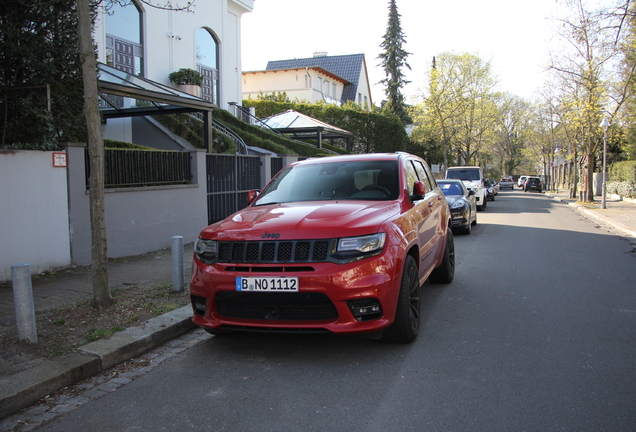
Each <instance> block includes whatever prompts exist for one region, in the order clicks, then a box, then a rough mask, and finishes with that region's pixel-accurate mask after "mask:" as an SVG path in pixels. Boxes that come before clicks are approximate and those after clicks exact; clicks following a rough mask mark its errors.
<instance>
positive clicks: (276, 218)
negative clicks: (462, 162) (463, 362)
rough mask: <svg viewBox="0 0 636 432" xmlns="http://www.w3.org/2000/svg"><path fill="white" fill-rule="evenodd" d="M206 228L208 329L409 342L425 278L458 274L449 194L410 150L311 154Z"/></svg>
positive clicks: (197, 309) (194, 292) (200, 286)
mask: <svg viewBox="0 0 636 432" xmlns="http://www.w3.org/2000/svg"><path fill="white" fill-rule="evenodd" d="M248 201H249V205H248V206H247V207H246V208H245V209H243V210H241V211H239V212H237V213H235V214H233V215H231V216H229V217H228V218H227V219H225V220H223V221H220V222H217V223H215V224H213V225H210V226H209V227H207V228H205V229H204V230H203V231H201V234H200V236H199V239H198V240H197V242H196V244H195V247H194V263H193V269H192V278H191V281H190V292H191V299H192V307H193V310H194V317H193V321H194V323H195V324H197V325H199V326H202V327H204V328H205V329H206V330H207V331H208V332H210V333H213V334H217V333H222V332H226V331H271V332H276V331H278V332H308V333H315V332H332V333H359V332H377V331H383V336H384V339H386V340H388V341H393V342H411V341H413V340H414V339H415V338H416V336H417V334H418V331H419V324H420V316H419V313H420V294H419V289H420V286H421V285H422V284H423V283H424V282H425V281H426V279H427V278H430V280H431V281H432V282H439V283H450V282H451V281H452V280H453V277H454V272H455V247H454V242H453V234H452V232H451V216H450V211H449V208H448V205H447V204H446V199H445V198H444V195H443V193H442V192H441V190H440V189H439V187H437V183H436V182H435V179H434V178H433V176H432V174H431V172H430V170H429V167H428V165H427V164H426V162H424V161H423V160H422V159H420V158H419V157H416V156H413V155H410V154H406V153H395V154H364V155H347V156H335V157H325V158H317V159H309V160H305V161H302V162H296V163H293V164H291V165H289V166H287V167H286V168H285V169H283V170H281V172H279V173H278V174H277V175H276V176H275V177H274V178H273V179H272V181H271V182H270V183H269V184H268V185H267V186H266V187H265V189H264V190H263V192H262V193H260V194H259V193H258V191H252V192H250V193H249V198H248Z"/></svg>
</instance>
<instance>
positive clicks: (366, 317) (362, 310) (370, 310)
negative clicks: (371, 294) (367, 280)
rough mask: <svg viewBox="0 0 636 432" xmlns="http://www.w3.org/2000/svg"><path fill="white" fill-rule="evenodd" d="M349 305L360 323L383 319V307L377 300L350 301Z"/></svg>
mask: <svg viewBox="0 0 636 432" xmlns="http://www.w3.org/2000/svg"><path fill="white" fill-rule="evenodd" d="M347 305H348V306H349V309H351V313H352V314H353V316H354V317H355V319H357V320H358V321H370V320H374V319H378V318H381V317H382V306H381V305H380V302H379V301H378V300H377V299H374V298H365V299H357V300H348V301H347Z"/></svg>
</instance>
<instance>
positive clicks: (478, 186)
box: [446, 166, 487, 210]
mask: <svg viewBox="0 0 636 432" xmlns="http://www.w3.org/2000/svg"><path fill="white" fill-rule="evenodd" d="M446 178H447V179H457V180H461V181H463V182H464V184H465V185H466V188H467V189H469V190H473V191H475V202H476V204H477V208H478V209H479V210H486V205H487V203H486V188H485V187H484V175H483V173H482V171H481V168H480V167H478V166H455V167H450V168H448V169H447V170H446Z"/></svg>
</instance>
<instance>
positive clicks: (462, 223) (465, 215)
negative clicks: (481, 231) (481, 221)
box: [451, 208, 470, 228]
mask: <svg viewBox="0 0 636 432" xmlns="http://www.w3.org/2000/svg"><path fill="white" fill-rule="evenodd" d="M469 217H470V211H469V210H468V208H466V209H461V210H455V211H454V210H452V209H451V218H452V228H466V227H467V226H468V224H469V223H470V222H469Z"/></svg>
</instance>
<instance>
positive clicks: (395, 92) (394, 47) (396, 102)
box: [378, 0, 411, 124]
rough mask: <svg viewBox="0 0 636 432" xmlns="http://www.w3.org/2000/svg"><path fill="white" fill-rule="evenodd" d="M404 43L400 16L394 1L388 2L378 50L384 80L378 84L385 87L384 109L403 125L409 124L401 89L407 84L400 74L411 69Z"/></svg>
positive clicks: (402, 74)
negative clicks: (387, 16) (383, 32)
mask: <svg viewBox="0 0 636 432" xmlns="http://www.w3.org/2000/svg"><path fill="white" fill-rule="evenodd" d="M404 43H406V39H405V37H404V33H403V32H402V27H401V25H400V14H399V13H398V10H397V5H396V4H395V0H390V1H389V22H388V25H387V29H386V33H385V34H384V37H383V40H382V43H381V44H380V48H382V49H383V50H384V51H383V52H381V53H380V55H379V56H378V58H379V59H381V62H380V66H382V68H383V69H384V73H385V76H386V78H384V79H383V80H381V81H380V82H381V83H382V84H384V85H385V86H386V89H385V93H386V97H387V101H386V103H385V105H384V109H386V110H387V111H388V112H391V113H393V114H395V115H396V116H397V117H398V118H399V119H400V120H401V121H402V123H404V124H407V123H409V122H410V119H409V115H408V113H407V110H406V107H405V104H404V95H403V94H402V88H403V87H404V86H405V85H406V84H408V83H409V81H406V79H405V78H404V73H403V72H402V70H403V68H404V67H407V68H408V69H409V70H410V69H411V67H410V66H409V65H408V63H407V62H406V58H407V57H408V55H409V53H408V52H406V51H405V50H404V49H403V48H402V45H403V44H404Z"/></svg>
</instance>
